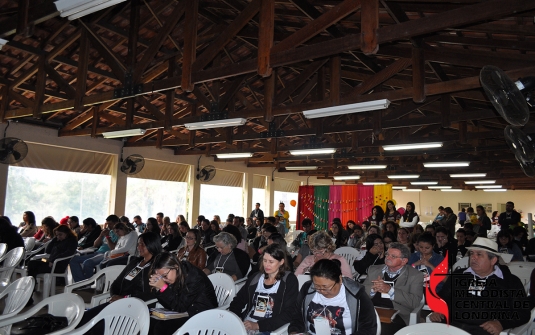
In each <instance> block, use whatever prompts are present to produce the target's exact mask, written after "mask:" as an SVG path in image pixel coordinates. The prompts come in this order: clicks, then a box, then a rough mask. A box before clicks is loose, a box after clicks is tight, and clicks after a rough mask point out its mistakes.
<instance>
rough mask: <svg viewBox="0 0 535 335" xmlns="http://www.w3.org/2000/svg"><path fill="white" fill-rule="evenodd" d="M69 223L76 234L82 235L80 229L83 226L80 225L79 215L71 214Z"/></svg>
mask: <svg viewBox="0 0 535 335" xmlns="http://www.w3.org/2000/svg"><path fill="white" fill-rule="evenodd" d="M67 224H68V225H69V228H71V230H72V231H73V232H74V233H75V234H76V236H80V230H81V228H82V227H80V220H79V219H78V217H77V216H69V219H68V220H67Z"/></svg>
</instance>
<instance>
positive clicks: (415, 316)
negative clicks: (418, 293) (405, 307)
mask: <svg viewBox="0 0 535 335" xmlns="http://www.w3.org/2000/svg"><path fill="white" fill-rule="evenodd" d="M424 305H425V294H424V295H423V296H422V301H420V303H419V304H418V306H417V307H416V308H415V309H414V310H413V311H412V312H411V314H410V315H409V326H410V325H415V324H417V323H418V321H419V318H420V312H421V311H422V308H424Z"/></svg>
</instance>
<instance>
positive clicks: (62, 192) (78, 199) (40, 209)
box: [4, 166, 111, 225]
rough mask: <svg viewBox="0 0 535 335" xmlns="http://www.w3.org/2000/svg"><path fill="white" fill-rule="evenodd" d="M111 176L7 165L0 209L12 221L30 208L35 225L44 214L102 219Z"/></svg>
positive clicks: (58, 216) (105, 213)
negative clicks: (3, 198) (4, 189)
mask: <svg viewBox="0 0 535 335" xmlns="http://www.w3.org/2000/svg"><path fill="white" fill-rule="evenodd" d="M110 184H111V176H109V175H103V174H90V173H79V172H66V171H57V170H46V169H35V168H27V167H17V166H10V167H9V172H8V180H7V194H6V205H5V208H4V213H5V215H6V216H8V217H9V218H10V219H11V221H12V223H13V224H14V225H18V223H19V222H22V214H23V213H24V212H25V211H32V212H33V213H34V214H35V218H36V220H37V225H40V224H41V220H42V219H43V218H44V217H46V216H52V217H53V218H54V219H55V220H56V221H59V220H60V219H61V218H63V217H65V216H67V215H68V216H78V218H79V219H80V223H81V221H82V220H83V219H85V218H87V217H92V218H94V219H95V220H96V221H97V222H99V223H103V222H104V219H105V218H106V216H108V212H109V199H110Z"/></svg>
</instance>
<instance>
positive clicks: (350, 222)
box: [346, 220, 357, 235]
mask: <svg viewBox="0 0 535 335" xmlns="http://www.w3.org/2000/svg"><path fill="white" fill-rule="evenodd" d="M355 226H357V224H356V223H355V221H353V220H348V221H347V222H346V230H347V232H348V233H349V235H351V234H353V231H354V230H355Z"/></svg>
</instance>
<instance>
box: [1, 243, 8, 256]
mask: <svg viewBox="0 0 535 335" xmlns="http://www.w3.org/2000/svg"><path fill="white" fill-rule="evenodd" d="M6 251H7V244H6V243H0V259H2V257H4V255H5V254H6Z"/></svg>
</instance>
